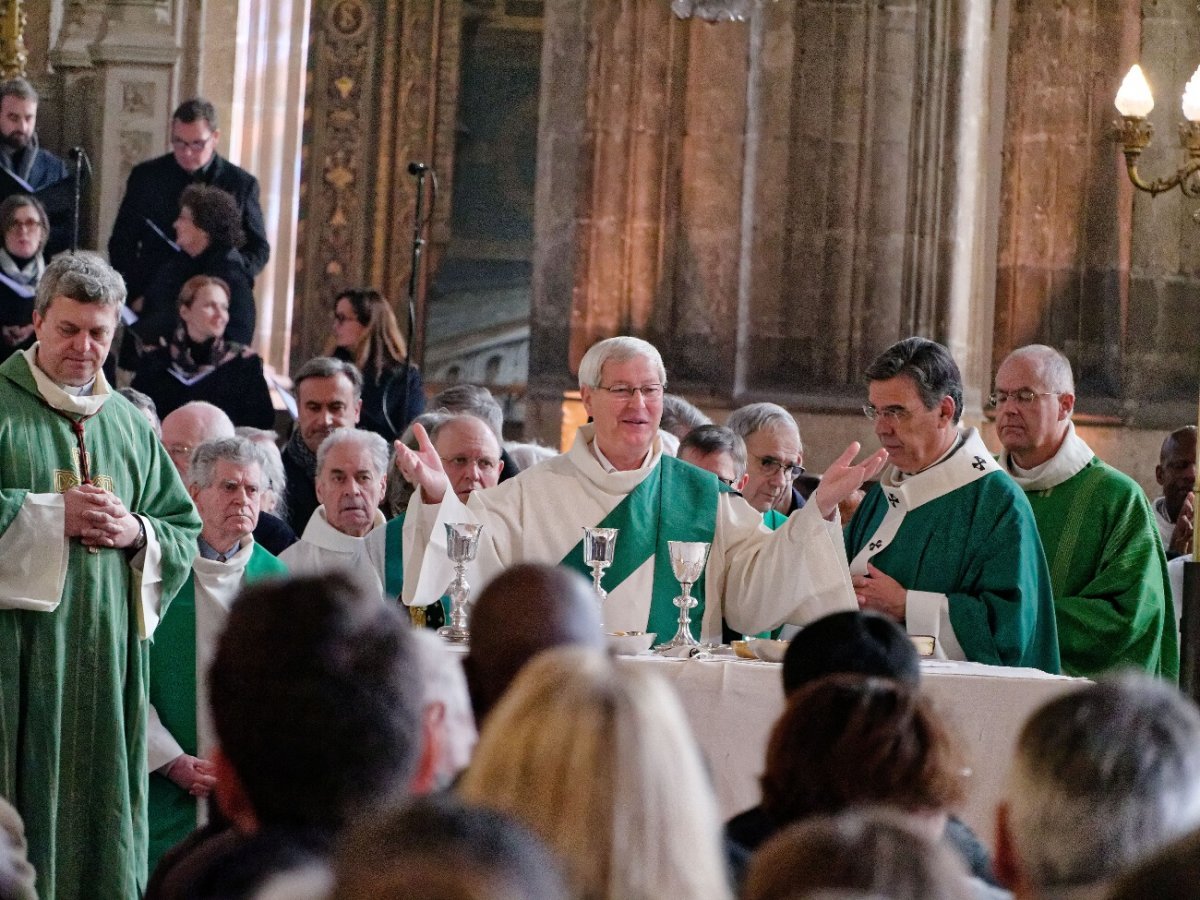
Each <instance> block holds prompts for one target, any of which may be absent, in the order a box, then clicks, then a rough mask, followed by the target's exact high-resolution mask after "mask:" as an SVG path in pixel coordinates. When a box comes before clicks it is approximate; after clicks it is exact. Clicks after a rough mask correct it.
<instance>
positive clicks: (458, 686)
mask: <svg viewBox="0 0 1200 900" xmlns="http://www.w3.org/2000/svg"><path fill="white" fill-rule="evenodd" d="M411 637H412V641H413V644H414V649H415V650H416V651H417V652H416V660H417V664H418V666H419V667H420V674H421V689H422V700H423V702H424V716H425V721H426V724H427V725H428V726H429V727H430V734H429V737H430V738H431V740H432V742H433V746H432V748H431V751H430V752H431V754H432V756H433V757H434V762H435V765H436V776H435V777H436V782H437V784H438V785H440V786H443V787H444V786H448V785H449V784H450V783H451V782H452V781H453V780H454V778H455V776H457V775H458V773H459V772H461V771H462V770H463V769H465V768H466V767H467V763H468V762H470V761H471V751H472V750H473V749H474V748H475V742H476V740H477V739H478V737H479V735H478V732H477V731H476V728H475V716H474V714H473V713H472V712H471V697H470V695H469V694H468V693H467V680H466V678H465V677H464V676H463V667H462V665H461V664H460V662H459V657H458V655H457V654H455V653H451V652H450V650H448V649H447V647H446V643H445V641H443V640H442V639H441V638H440V637H438V636H437V635H436V634H434V633H433V632H432V631H427V630H426V629H423V628H414V629H413V631H412V635H411Z"/></svg>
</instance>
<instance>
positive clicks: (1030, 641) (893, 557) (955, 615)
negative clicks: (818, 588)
mask: <svg viewBox="0 0 1200 900" xmlns="http://www.w3.org/2000/svg"><path fill="white" fill-rule="evenodd" d="M968 446H971V445H968ZM964 449H966V448H964ZM980 450H981V451H982V452H984V453H986V448H982V445H980ZM959 452H963V451H959ZM972 452H976V451H972ZM975 458H976V459H980V457H979V456H978V455H977V456H976V457H975ZM986 463H987V465H988V466H990V467H993V468H994V471H990V472H988V473H987V474H985V475H983V476H982V477H980V478H978V479H977V480H974V481H971V482H970V483H968V484H964V485H962V486H961V487H957V488H955V489H954V490H951V491H950V492H948V493H944V494H942V495H941V496H937V497H934V498H933V499H931V500H928V501H927V502H924V503H922V504H921V505H919V506H917V507H916V508H914V509H910V510H908V511H907V513H906V514H905V515H904V518H903V520H902V522H901V524H900V527H899V530H898V531H897V532H896V534H895V537H894V538H893V539H892V540H891V541H890V542H888V543H886V546H884V547H883V548H882V549H881V550H880V551H879V552H878V553H877V554H875V555H874V556H872V558H871V560H870V561H871V563H872V564H873V565H875V566H876V567H877V568H878V569H880V570H881V571H883V572H885V573H887V574H888V575H890V576H891V577H892V578H895V579H896V580H897V581H898V582H900V584H902V585H903V586H904V587H905V588H906V589H908V590H909V591H929V592H932V593H936V594H945V595H946V596H947V597H948V598H949V612H950V624H951V626H952V628H953V630H954V637H955V638H956V639H957V640H958V643H959V644H960V645H961V647H962V649H963V651H964V652H965V654H966V657H967V659H970V660H973V661H975V662H982V663H989V664H992V665H1003V666H1032V667H1034V668H1038V669H1042V670H1044V671H1046V672H1058V671H1059V657H1058V639H1057V635H1056V631H1055V624H1054V601H1053V597H1052V594H1051V590H1050V579H1049V575H1048V574H1047V571H1046V560H1045V557H1044V556H1043V554H1042V545H1041V541H1040V540H1039V539H1038V534H1037V525H1036V523H1035V522H1034V519H1033V513H1032V512H1031V510H1030V509H1029V503H1028V501H1026V499H1025V495H1024V493H1023V492H1022V491H1021V489H1020V488H1019V487H1017V485H1016V483H1015V482H1014V481H1013V480H1012V479H1011V478H1009V477H1008V475H1006V474H1005V473H1004V472H1002V471H1000V470H999V469H998V468H995V461H994V460H992V459H991V457H990V455H989V456H988V458H987V460H986ZM940 465H946V463H942V464H940ZM979 465H980V466H983V465H984V462H983V461H982V460H981V461H980V462H979ZM935 468H936V467H935ZM930 471H932V470H930ZM981 471H982V469H981ZM915 477H916V478H921V477H922V475H917V476H915ZM891 494H893V491H892V490H887V491H885V490H884V488H883V487H882V486H881V485H880V484H875V485H872V487H871V489H870V490H869V491H868V492H867V496H866V498H865V499H864V500H863V502H862V505H861V506H860V507H859V508H858V510H857V511H856V512H855V514H854V518H853V519H851V521H850V524H849V525H848V526H847V528H846V555H847V556H848V557H849V558H850V559H851V560H854V558H855V557H856V556H857V555H858V553H859V551H860V550H862V549H863V548H864V547H868V544H869V543H873V542H874V541H875V540H876V537H875V535H876V531H877V530H879V529H880V525H881V523H882V522H883V519H884V515H885V513H886V512H887V510H888V509H889V506H890V505H891V501H892V497H891V496H889V495H891ZM851 571H854V569H853V567H852V568H851Z"/></svg>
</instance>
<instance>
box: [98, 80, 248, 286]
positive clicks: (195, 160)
mask: <svg viewBox="0 0 1200 900" xmlns="http://www.w3.org/2000/svg"><path fill="white" fill-rule="evenodd" d="M220 138H221V132H220V130H219V129H218V128H217V111H216V109H214V108H213V105H212V104H211V103H209V102H208V101H207V100H204V99H200V98H197V99H194V100H185V101H184V102H183V103H181V104H180V105H179V108H178V109H176V110H175V114H174V115H173V116H172V117H171V152H170V153H167V154H164V155H163V156H159V157H156V158H154V159H151V160H148V161H146V162H144V163H140V164H138V165H136V166H134V168H133V171H132V172H130V173H129V182H128V183H127V184H126V186H125V197H124V198H123V199H122V200H121V208H120V209H119V210H117V220H116V221H115V222H114V223H113V230H112V236H111V237H110V238H109V239H108V255H109V259H111V260H112V265H113V268H115V269H116V270H117V271H118V272H120V273H121V274H122V275H123V276H124V277H125V283H126V284H127V285H128V287H129V297H130V299H131V300H136V299H137V298H139V297H141V296H142V292H143V291H144V290H145V288H146V285H147V284H149V283H150V281H151V279H152V278H153V276H154V273H155V272H156V271H158V268H159V267H160V266H161V265H163V263H165V262H166V261H167V260H169V259H170V258H171V255H172V253H174V252H176V251H174V250H172V248H171V244H169V243H168V239H170V240H173V239H174V224H173V223H174V222H175V220H176V219H177V218H178V217H179V195H180V194H182V193H183V189H184V188H186V187H187V186H188V185H189V184H197V183H199V184H209V185H215V186H216V187H219V188H221V190H223V191H226V192H228V193H230V194H232V195H233V198H234V200H236V201H237V205H238V209H240V210H241V212H242V230H243V231H245V233H246V243H245V246H243V247H242V248H241V252H242V256H243V257H244V258H245V260H246V264H247V266H248V268H249V270H250V274H251V275H252V276H254V275H257V274H258V273H259V272H261V271H262V270H263V267H264V266H265V265H266V264H267V259H268V258H269V257H270V255H271V246H270V244H269V243H268V242H267V234H266V229H265V227H264V225H263V216H262V207H260V206H259V202H258V179H257V178H255V177H254V176H253V175H251V174H250V173H249V172H247V171H245V170H244V169H241V168H238V167H237V166H235V165H234V164H233V163H231V162H230V161H229V160H227V159H224V158H223V157H222V156H220V154H218V153H217V142H218V141H219V140H220Z"/></svg>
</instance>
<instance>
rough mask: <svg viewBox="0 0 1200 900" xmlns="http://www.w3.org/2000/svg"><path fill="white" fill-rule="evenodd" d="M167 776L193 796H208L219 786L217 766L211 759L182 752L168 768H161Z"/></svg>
mask: <svg viewBox="0 0 1200 900" xmlns="http://www.w3.org/2000/svg"><path fill="white" fill-rule="evenodd" d="M158 771H160V772H162V774H163V775H165V776H166V777H167V778H169V779H171V781H173V782H175V784H177V785H179V787H180V788H181V789H183V790H185V791H187V792H188V793H189V794H191V795H192V796H193V797H207V796H208V795H209V794H211V793H212V790H213V788H214V787H216V786H217V767H216V765H214V764H213V763H212V762H211V761H210V760H207V759H201V758H200V757H198V756H191V755H189V754H187V753H181V754H180V755H179V756H177V757H175V758H174V759H173V760H171V764H170V765H169V766H167V767H166V769H159V770H158Z"/></svg>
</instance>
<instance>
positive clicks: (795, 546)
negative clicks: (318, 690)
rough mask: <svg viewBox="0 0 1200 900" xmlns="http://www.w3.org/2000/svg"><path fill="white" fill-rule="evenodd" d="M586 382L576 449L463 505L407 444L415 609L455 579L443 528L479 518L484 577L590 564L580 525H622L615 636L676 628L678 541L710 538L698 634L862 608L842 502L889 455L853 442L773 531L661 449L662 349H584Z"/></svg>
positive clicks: (621, 342)
mask: <svg viewBox="0 0 1200 900" xmlns="http://www.w3.org/2000/svg"><path fill="white" fill-rule="evenodd" d="M579 384H580V393H581V395H582V399H583V404H584V407H585V408H586V409H587V411H588V413H589V414H590V415H591V416H592V419H593V422H592V423H591V424H589V425H584V426H582V427H581V428H580V429H579V432H578V434H577V435H576V439H575V443H574V446H572V448H571V450H570V451H569V452H568V453H566V454H564V455H562V456H560V457H557V458H555V459H551V460H548V461H547V462H544V463H541V464H540V465H538V466H535V467H534V468H532V469H530V470H529V471H528V472H526V473H524V474H523V475H522V476H521V477H518V478H515V479H513V480H512V481H508V482H505V483H503V484H501V485H499V486H497V487H495V488H493V489H491V490H487V491H476V492H475V493H473V494H472V495H471V497H470V499H469V500H468V502H467V503H466V504H464V503H462V501H460V500H459V499H458V498H457V497H456V496H455V495H454V492H453V491H452V490H451V489H450V483H449V479H448V478H447V476H446V472H445V470H444V468H443V466H442V461H441V458H440V457H439V456H438V453H437V451H436V450H435V449H434V447H433V445H432V444H431V443H430V442H429V440H428V438H427V436H426V435H425V433H424V430H423V429H421V430H418V431H417V435H418V439H419V442H420V449H419V451H417V452H414V451H411V450H409V449H408V448H407V447H404V446H403V445H398V446H397V448H396V453H397V460H398V462H399V465H400V471H401V474H403V475H404V477H406V478H408V479H409V480H410V481H412V482H414V483H415V484H417V485H419V486H420V488H421V490H420V491H418V492H417V493H416V494H415V495H414V497H413V500H412V501H411V503H410V506H409V510H408V516H407V518H406V520H405V534H404V546H405V553H406V555H407V557H408V558H407V559H406V560H405V583H404V584H405V590H404V600H405V602H406V603H409V604H418V605H424V604H427V603H429V602H431V601H432V600H435V599H437V597H438V596H439V595H440V594H441V593H442V591H443V590H444V589H445V587H446V585H447V584H448V583H449V581H450V578H451V575H452V571H451V568H450V566H449V564H448V561H447V560H446V556H445V529H444V528H443V527H442V526H443V523H450V522H469V521H476V522H479V523H482V524H483V526H484V527H483V532H482V537H481V540H480V544H479V551H478V557H477V560H476V563H475V569H474V573H473V577H472V578H471V583H472V584H473V585H481V584H484V583H486V582H487V581H489V580H490V579H491V578H492V577H494V576H495V575H496V574H498V573H499V572H500V571H501V570H503V569H504V568H506V567H507V566H510V565H512V564H514V563H517V562H541V563H551V564H554V563H562V564H563V565H566V566H569V567H571V568H574V569H577V570H581V571H582V570H586V567H585V565H584V561H583V549H582V537H583V533H582V527H583V526H604V527H615V528H618V529H620V534H619V537H618V538H617V543H616V560H615V562H614V564H613V566H612V568H610V569H609V570H608V572H607V574H606V575H605V578H604V587H605V589H606V590H607V591H608V598H607V600H606V601H605V608H604V622H605V624H606V625H607V626H608V628H610V629H613V630H625V631H634V630H649V631H654V632H658V633H659V634H660V635H661V636H662V637H663V638H664V639H665V638H669V637H670V636H671V635H672V634H673V633H674V631H675V628H676V625H677V622H678V618H679V613H678V609H677V608H676V607H675V606H674V605H673V604H672V602H671V601H672V599H673V598H674V597H675V596H676V595H677V594H678V593H679V585H678V582H677V581H676V580H675V576H674V574H673V573H672V570H671V563H670V557H669V549H668V541H700V542H707V543H710V544H711V545H712V546H711V551H710V553H709V555H708V561H707V565H706V568H705V575H704V577H703V578H702V579H701V581H700V582H699V583H698V584H697V585H696V587H695V588H694V589H693V592H692V595H693V597H696V599H697V600H698V602H699V605H698V607H697V608H696V609H695V610H694V611H693V617H692V628H693V632H692V633H693V635H694V636H697V637H699V638H700V639H703V640H713V639H717V640H719V639H720V636H721V616H722V614H724V615H725V617H726V618H727V619H728V621H729V624H730V625H731V626H732V627H733V628H734V629H736V630H738V631H740V632H743V633H755V632H758V631H764V630H767V629H771V628H774V627H776V626H778V625H779V624H781V623H783V622H795V623H798V624H803V623H806V622H808V621H811V620H812V619H815V618H819V617H820V616H823V615H826V614H828V613H830V612H834V611H836V610H843V609H853V608H855V605H856V604H855V600H854V592H853V590H852V588H851V585H850V579H849V573H848V570H847V567H846V558H845V554H844V551H843V549H842V546H841V531H840V528H839V527H838V522H837V520H836V517H837V505H838V501H839V500H841V499H842V497H843V496H845V495H846V494H848V493H850V492H851V491H853V490H855V489H857V488H858V487H859V485H861V484H862V482H863V481H864V480H865V479H867V478H870V477H872V476H873V475H874V474H875V473H876V472H877V471H878V470H879V468H880V467H881V466H882V464H883V462H884V460H885V459H886V453H885V452H883V451H880V452H877V453H876V454H874V455H873V456H870V457H868V458H867V459H866V460H865V461H864V462H863V463H861V464H859V465H852V464H851V461H852V460H853V458H854V456H855V454H856V453H857V452H858V449H859V448H858V445H857V444H853V445H851V446H850V447H849V448H848V449H847V450H846V452H845V453H843V454H842V456H841V457H840V458H839V459H838V460H837V461H836V462H834V464H833V465H832V466H830V468H829V471H827V472H826V473H825V476H824V478H823V479H822V482H821V487H820V488H818V490H817V492H816V493H815V494H814V502H812V503H810V504H809V506H808V507H805V509H804V510H802V511H801V514H799V515H796V516H792V517H791V518H790V519H789V521H788V523H787V524H786V525H785V526H784V527H782V528H780V529H779V530H778V531H775V532H771V531H769V530H768V529H767V528H766V527H765V526H764V525H763V522H762V517H761V515H760V514H759V513H758V512H756V511H755V510H754V509H753V508H752V507H751V506H749V505H748V504H747V503H746V502H745V500H743V499H742V498H741V497H739V496H737V495H735V494H733V493H732V492H730V491H729V489H728V488H727V487H726V486H724V485H722V484H721V482H720V481H719V480H718V479H717V477H716V476H715V475H713V474H712V473H710V472H705V471H702V470H700V469H698V468H696V467H695V466H692V465H690V464H688V463H684V462H681V461H679V460H676V459H675V458H674V457H667V456H665V455H664V454H663V452H662V445H661V441H660V439H659V434H658V426H659V419H660V416H661V414H662V398H663V390H664V387H665V384H666V371H665V370H664V368H663V364H662V358H661V357H660V356H659V354H658V351H657V350H656V349H655V348H654V347H653V346H652V345H651V344H648V343H646V342H645V341H643V340H639V339H637V338H632V337H617V338H610V339H608V340H606V341H601V342H600V343H598V344H596V345H595V346H594V347H592V348H591V349H590V350H589V351H588V352H587V353H586V354H585V355H584V358H583V360H582V362H581V363H580V369H579ZM717 598H719V600H718V599H717ZM706 599H707V600H708V601H709V602H707V603H706V602H705V600H706Z"/></svg>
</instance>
